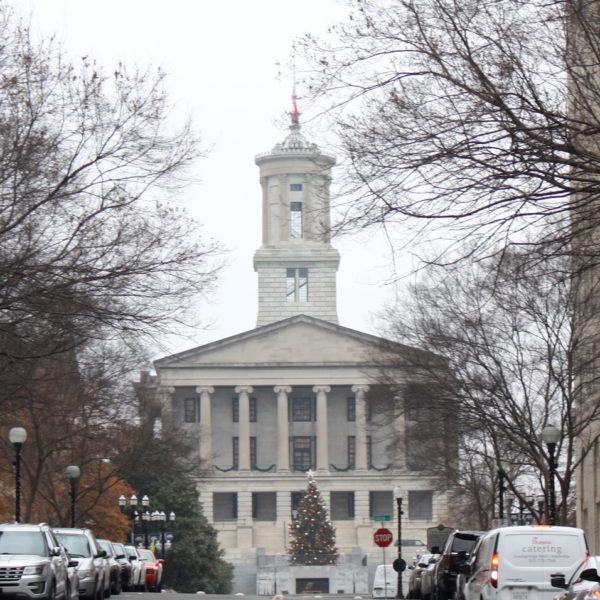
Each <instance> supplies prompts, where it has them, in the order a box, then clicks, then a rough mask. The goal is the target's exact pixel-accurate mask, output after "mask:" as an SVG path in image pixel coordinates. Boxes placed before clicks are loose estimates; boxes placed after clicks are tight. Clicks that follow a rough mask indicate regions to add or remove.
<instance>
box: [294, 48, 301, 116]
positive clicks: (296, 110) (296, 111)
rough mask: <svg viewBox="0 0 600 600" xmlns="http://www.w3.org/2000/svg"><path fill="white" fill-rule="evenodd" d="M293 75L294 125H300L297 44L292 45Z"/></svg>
mask: <svg viewBox="0 0 600 600" xmlns="http://www.w3.org/2000/svg"><path fill="white" fill-rule="evenodd" d="M292 77H293V87H292V107H293V109H294V110H293V112H292V125H298V123H299V117H300V113H299V112H298V104H297V103H296V100H298V96H296V46H295V45H294V46H292Z"/></svg>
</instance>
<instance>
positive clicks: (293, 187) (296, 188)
mask: <svg viewBox="0 0 600 600" xmlns="http://www.w3.org/2000/svg"><path fill="white" fill-rule="evenodd" d="M301 191H302V184H301V183H290V192H301Z"/></svg>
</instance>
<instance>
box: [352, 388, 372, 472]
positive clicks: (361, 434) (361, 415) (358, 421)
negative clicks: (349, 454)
mask: <svg viewBox="0 0 600 600" xmlns="http://www.w3.org/2000/svg"><path fill="white" fill-rule="evenodd" d="M352 391H353V392H354V406H355V411H354V412H355V426H356V438H355V439H356V465H355V467H354V468H355V469H356V470H357V471H365V470H367V469H368V468H369V465H368V464H367V411H366V405H365V401H366V393H367V392H368V391H369V386H368V385H353V386H352Z"/></svg>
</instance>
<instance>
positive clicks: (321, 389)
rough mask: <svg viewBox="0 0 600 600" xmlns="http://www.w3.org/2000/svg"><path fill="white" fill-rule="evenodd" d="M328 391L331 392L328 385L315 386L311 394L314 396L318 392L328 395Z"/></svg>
mask: <svg viewBox="0 0 600 600" xmlns="http://www.w3.org/2000/svg"><path fill="white" fill-rule="evenodd" d="M330 391H331V388H330V387H329V386H328V385H315V387H313V392H314V393H315V394H318V393H320V392H324V393H325V394H329V392H330Z"/></svg>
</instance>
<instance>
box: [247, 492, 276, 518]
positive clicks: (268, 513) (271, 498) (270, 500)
mask: <svg viewBox="0 0 600 600" xmlns="http://www.w3.org/2000/svg"><path fill="white" fill-rule="evenodd" d="M252 518H253V519H254V520H255V521H276V520H277V494H276V492H254V493H253V494H252Z"/></svg>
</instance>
